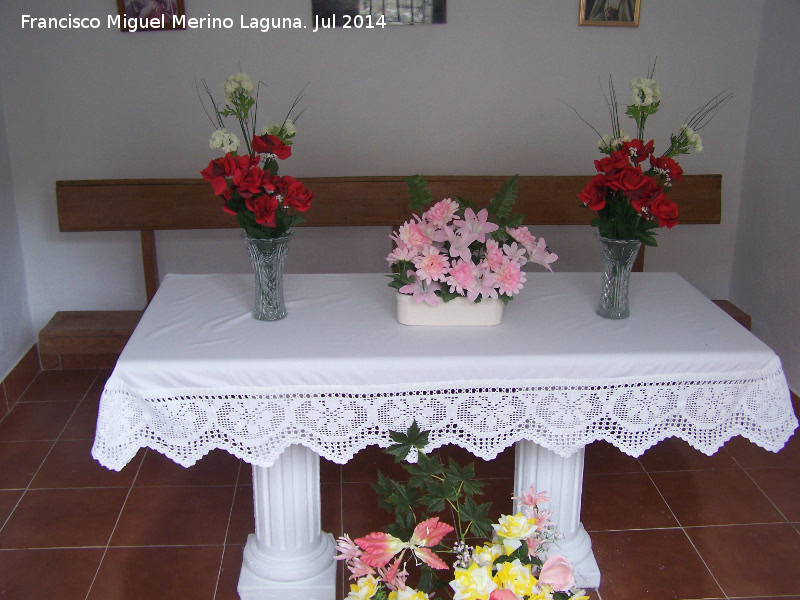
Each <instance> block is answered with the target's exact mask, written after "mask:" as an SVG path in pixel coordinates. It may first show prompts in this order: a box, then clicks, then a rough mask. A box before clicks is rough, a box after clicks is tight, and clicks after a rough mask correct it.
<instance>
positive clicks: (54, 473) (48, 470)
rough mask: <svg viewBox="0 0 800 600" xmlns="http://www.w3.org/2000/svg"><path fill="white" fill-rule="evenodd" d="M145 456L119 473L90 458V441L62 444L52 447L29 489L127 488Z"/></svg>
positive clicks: (136, 459) (138, 457)
mask: <svg viewBox="0 0 800 600" xmlns="http://www.w3.org/2000/svg"><path fill="white" fill-rule="evenodd" d="M143 455H144V452H140V453H139V455H137V457H135V458H134V459H133V460H132V461H131V462H130V463H128V464H127V465H126V466H125V468H123V469H122V471H119V472H117V471H112V470H110V469H106V468H105V467H103V466H102V465H100V463H98V462H97V461H96V460H95V459H94V458H92V441H91V440H63V441H58V442H56V443H55V444H54V445H53V449H52V450H51V451H50V454H49V455H48V456H47V459H45V461H44V463H43V464H42V466H41V468H40V469H39V472H38V473H37V474H36V477H35V478H34V479H33V481H32V482H31V488H32V489H34V488H71V487H125V488H128V487H130V485H131V483H133V478H134V477H135V476H136V471H137V470H138V468H139V464H140V463H141V462H142V457H143Z"/></svg>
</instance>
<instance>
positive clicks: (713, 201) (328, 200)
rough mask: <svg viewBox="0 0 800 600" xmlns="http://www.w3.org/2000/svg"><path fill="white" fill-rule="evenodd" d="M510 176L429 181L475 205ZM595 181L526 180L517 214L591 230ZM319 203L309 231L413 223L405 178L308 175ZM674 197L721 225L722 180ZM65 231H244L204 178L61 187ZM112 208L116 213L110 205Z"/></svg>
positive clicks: (690, 218)
mask: <svg viewBox="0 0 800 600" xmlns="http://www.w3.org/2000/svg"><path fill="white" fill-rule="evenodd" d="M506 179H508V178H507V177H504V176H491V177H481V176H432V177H426V180H427V181H428V184H429V187H430V189H431V192H432V193H433V195H434V197H435V198H444V197H453V196H462V197H464V198H469V199H471V200H474V201H476V202H484V201H485V200H488V199H489V198H491V197H493V196H494V195H495V194H496V193H497V192H498V191H499V190H500V186H501V185H502V184H503V182H504V181H505V180H506ZM589 179H590V177H589V176H582V175H579V176H527V177H520V179H519V196H518V199H517V204H516V206H515V211H516V212H521V213H523V214H524V215H525V222H526V223H527V224H529V225H585V224H588V223H589V222H590V221H591V220H592V218H593V217H594V213H593V212H592V211H590V210H587V209H585V208H584V207H582V206H581V205H580V203H579V201H578V199H577V194H578V193H579V192H580V191H581V190H582V189H583V187H584V186H585V185H586V183H587V182H588V181H589ZM303 183H305V185H306V186H307V187H308V188H309V189H311V190H313V191H314V193H315V194H316V199H315V201H314V206H313V208H312V210H310V211H309V212H308V213H307V214H306V215H304V216H305V217H306V218H307V219H308V221H307V223H306V225H309V226H348V225H387V226H391V227H398V226H399V225H400V224H401V223H402V222H403V221H405V220H406V219H407V218H408V209H407V206H408V196H407V186H406V183H405V182H404V181H403V180H402V177H308V178H303ZM670 196H671V197H672V199H673V200H675V202H677V204H678V206H679V207H680V219H681V223H682V224H708V223H719V222H720V219H721V214H722V176H721V175H687V176H686V177H684V180H683V181H682V182H681V183H678V184H676V185H675V187H673V189H672V190H671V192H670ZM56 200H57V204H58V223H59V229H60V230H61V231H120V230H157V229H219V228H230V227H237V224H236V219H235V218H234V217H233V216H232V215H229V214H227V213H225V212H223V211H222V208H221V206H222V201H221V199H220V198H218V197H216V196H214V194H213V192H212V191H211V186H210V185H209V184H207V183H206V182H205V181H203V180H202V179H120V180H95V181H58V182H56ZM111 207H113V208H111Z"/></svg>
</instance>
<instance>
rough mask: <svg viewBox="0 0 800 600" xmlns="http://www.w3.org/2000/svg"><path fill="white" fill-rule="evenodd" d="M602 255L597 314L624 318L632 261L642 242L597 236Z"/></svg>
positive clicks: (626, 310) (628, 309) (605, 316)
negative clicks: (601, 276)
mask: <svg viewBox="0 0 800 600" xmlns="http://www.w3.org/2000/svg"><path fill="white" fill-rule="evenodd" d="M597 241H598V242H600V251H601V254H602V257H603V287H602V289H601V291H600V303H599V304H598V305H597V314H598V315H600V316H601V317H604V318H606V319H625V318H627V317H628V316H629V315H630V314H631V311H630V308H629V307H628V284H629V282H630V278H631V269H632V268H633V263H634V261H635V260H636V257H637V256H638V254H639V247H640V246H641V245H642V243H641V242H640V241H639V240H612V239H609V238H604V237H602V236H597Z"/></svg>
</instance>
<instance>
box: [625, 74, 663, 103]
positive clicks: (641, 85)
mask: <svg viewBox="0 0 800 600" xmlns="http://www.w3.org/2000/svg"><path fill="white" fill-rule="evenodd" d="M631 92H632V93H633V103H634V104H635V105H636V106H650V105H652V104H655V103H656V102H660V101H661V92H660V91H659V89H658V83H656V80H655V79H647V78H645V77H634V78H633V79H631Z"/></svg>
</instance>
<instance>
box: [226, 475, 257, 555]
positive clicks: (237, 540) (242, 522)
mask: <svg viewBox="0 0 800 600" xmlns="http://www.w3.org/2000/svg"><path fill="white" fill-rule="evenodd" d="M254 511H255V509H254V507H253V488H252V486H249V485H240V486H238V487H237V488H236V495H235V496H234V499H233V508H232V509H231V518H230V522H229V524H228V532H227V535H226V536H225V543H226V544H244V543H245V542H246V541H247V536H248V535H250V534H251V533H254V532H255V530H256V524H255V512H254Z"/></svg>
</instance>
